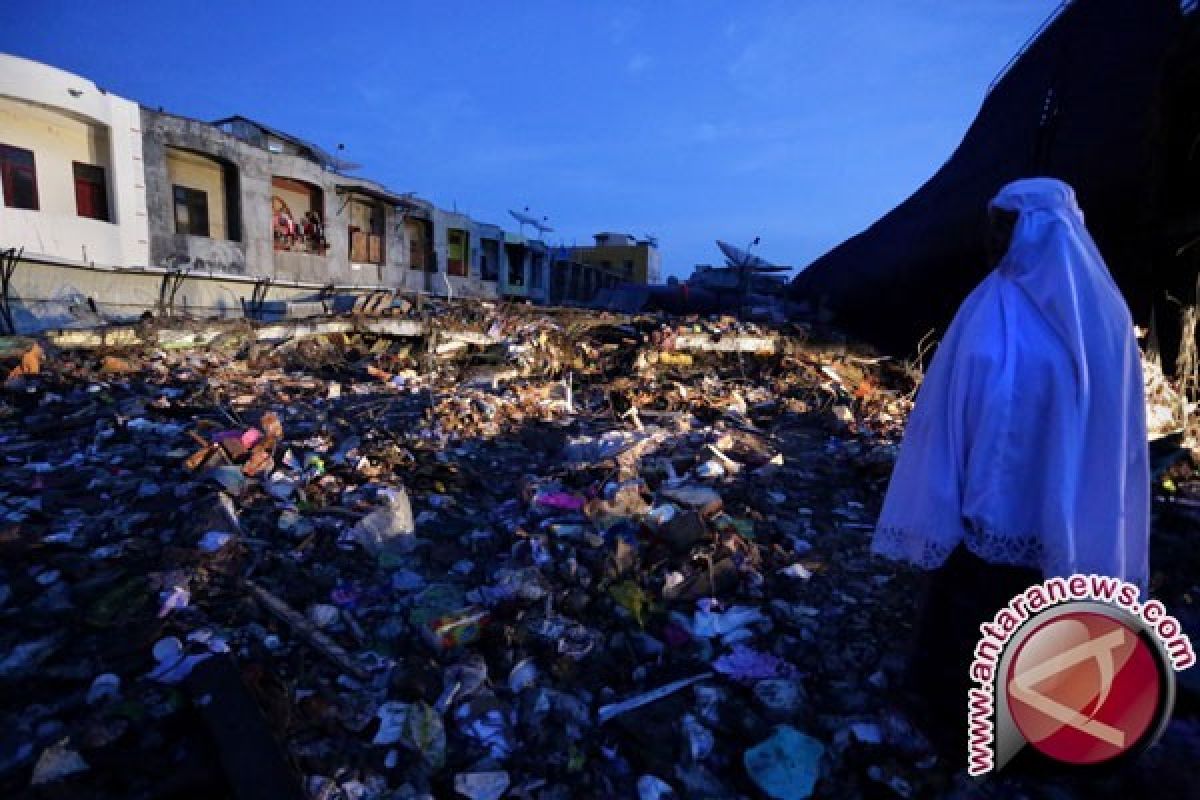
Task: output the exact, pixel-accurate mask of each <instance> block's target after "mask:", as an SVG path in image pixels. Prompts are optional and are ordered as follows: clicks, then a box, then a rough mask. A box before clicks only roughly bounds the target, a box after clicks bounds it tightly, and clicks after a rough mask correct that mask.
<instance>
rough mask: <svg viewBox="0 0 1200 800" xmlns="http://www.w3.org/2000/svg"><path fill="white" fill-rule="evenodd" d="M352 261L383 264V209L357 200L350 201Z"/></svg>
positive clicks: (377, 205) (376, 204)
mask: <svg viewBox="0 0 1200 800" xmlns="http://www.w3.org/2000/svg"><path fill="white" fill-rule="evenodd" d="M349 212H350V227H349V231H348V233H349V238H350V260H351V261H353V262H356V263H360V264H382V263H383V208H382V207H381V206H380V205H379V204H378V203H371V202H368V201H365V200H359V199H357V198H355V199H352V200H350V203H349Z"/></svg>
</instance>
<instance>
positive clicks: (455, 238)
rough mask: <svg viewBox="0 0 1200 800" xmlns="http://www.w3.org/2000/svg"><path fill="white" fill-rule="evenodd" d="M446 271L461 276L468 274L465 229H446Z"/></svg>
mask: <svg viewBox="0 0 1200 800" xmlns="http://www.w3.org/2000/svg"><path fill="white" fill-rule="evenodd" d="M446 272H447V273H448V274H450V275H460V276H465V275H466V274H467V232H466V231H464V230H459V229H458V228H449V229H447V230H446Z"/></svg>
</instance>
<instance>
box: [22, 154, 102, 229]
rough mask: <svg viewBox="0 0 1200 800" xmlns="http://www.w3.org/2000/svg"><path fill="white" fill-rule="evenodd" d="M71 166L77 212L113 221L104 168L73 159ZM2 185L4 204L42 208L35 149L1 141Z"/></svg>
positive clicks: (82, 215)
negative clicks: (14, 145)
mask: <svg viewBox="0 0 1200 800" xmlns="http://www.w3.org/2000/svg"><path fill="white" fill-rule="evenodd" d="M71 169H72V172H73V174H74V178H75V213H77V214H78V215H79V216H81V217H89V218H91V219H99V220H103V221H105V222H109V221H110V220H111V217H110V216H109V213H108V182H107V181H106V180H105V177H104V167H98V166H96V165H95V164H84V163H82V162H80V161H72V162H71ZM0 187H2V189H3V192H4V205H5V206H7V207H8V208H21V209H26V210H28V211H38V210H40V208H41V204H40V203H39V201H38V181H37V162H36V161H35V160H34V157H33V151H32V150H26V149H25V148H23V147H13V146H12V145H8V144H0Z"/></svg>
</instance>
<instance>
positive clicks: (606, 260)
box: [574, 232, 662, 285]
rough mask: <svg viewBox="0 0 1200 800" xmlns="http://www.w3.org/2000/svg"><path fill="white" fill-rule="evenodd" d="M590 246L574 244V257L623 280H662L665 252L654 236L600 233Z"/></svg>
mask: <svg viewBox="0 0 1200 800" xmlns="http://www.w3.org/2000/svg"><path fill="white" fill-rule="evenodd" d="M593 238H594V239H595V240H596V243H595V244H594V245H592V246H591V247H578V248H575V254H574V256H575V259H576V260H577V261H579V262H580V263H581V264H583V265H584V266H585V267H594V268H596V269H597V270H599V273H600V275H603V276H609V275H613V276H616V278H617V279H618V280H619V281H621V282H623V283H633V284H641V285H644V284H648V283H659V282H660V281H661V280H662V255H661V254H660V253H659V251H658V243H657V242H656V241H655V240H654V239H651V238H644V239H638V238H636V237H635V236H632V235H631V234H628V233H609V232H604V233H597V234H596V235H595V236H594V237H593Z"/></svg>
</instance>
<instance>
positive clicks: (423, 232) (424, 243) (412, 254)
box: [404, 217, 435, 272]
mask: <svg viewBox="0 0 1200 800" xmlns="http://www.w3.org/2000/svg"><path fill="white" fill-rule="evenodd" d="M404 235H405V236H406V237H407V238H408V266H409V267H410V268H411V269H417V270H427V271H429V272H433V271H434V270H435V264H434V260H433V258H432V256H431V254H430V252H429V250H430V243H429V238H430V237H429V221H428V220H424V219H415V218H411V217H410V218H409V219H406V220H404Z"/></svg>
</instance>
